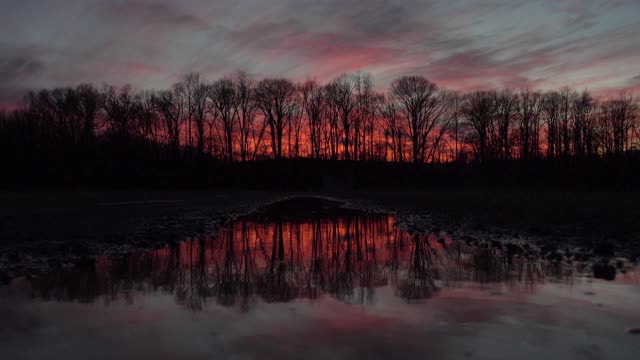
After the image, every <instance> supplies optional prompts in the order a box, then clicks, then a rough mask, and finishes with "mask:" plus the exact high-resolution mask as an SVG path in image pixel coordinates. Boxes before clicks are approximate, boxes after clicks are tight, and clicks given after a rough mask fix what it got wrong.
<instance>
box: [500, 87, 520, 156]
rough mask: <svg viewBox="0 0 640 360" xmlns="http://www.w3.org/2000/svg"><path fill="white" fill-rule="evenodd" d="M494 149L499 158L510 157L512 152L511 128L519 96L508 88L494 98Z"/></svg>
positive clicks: (516, 112) (517, 111)
mask: <svg viewBox="0 0 640 360" xmlns="http://www.w3.org/2000/svg"><path fill="white" fill-rule="evenodd" d="M496 106H497V109H496V111H497V114H496V127H497V129H495V131H496V144H495V146H496V149H495V151H496V152H497V153H498V154H499V157H500V158H501V159H510V158H511V152H512V144H511V128H512V126H513V122H514V120H515V118H516V115H518V113H519V110H520V109H519V96H518V94H517V93H515V92H513V91H512V90H510V89H505V90H503V91H501V92H500V94H499V95H498V96H497V98H496Z"/></svg>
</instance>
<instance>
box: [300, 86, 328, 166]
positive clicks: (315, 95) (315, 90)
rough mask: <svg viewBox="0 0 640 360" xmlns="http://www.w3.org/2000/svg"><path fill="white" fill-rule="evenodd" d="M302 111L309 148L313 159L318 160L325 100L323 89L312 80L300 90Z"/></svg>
mask: <svg viewBox="0 0 640 360" xmlns="http://www.w3.org/2000/svg"><path fill="white" fill-rule="evenodd" d="M300 91H301V94H302V99H303V100H302V102H303V106H304V110H305V112H306V114H307V120H308V125H309V147H310V155H311V157H313V158H316V159H318V158H320V156H321V148H322V129H323V127H324V126H325V124H324V121H323V120H324V117H323V112H324V106H325V99H324V93H323V89H322V87H321V86H320V85H318V83H317V82H315V81H314V80H308V81H306V82H305V83H304V84H302V86H301V88H300Z"/></svg>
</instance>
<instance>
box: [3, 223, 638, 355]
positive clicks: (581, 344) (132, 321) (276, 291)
mask: <svg viewBox="0 0 640 360" xmlns="http://www.w3.org/2000/svg"><path fill="white" fill-rule="evenodd" d="M310 214H311V213H310ZM298 215H300V214H298ZM393 223H394V219H393V217H392V216H389V215H372V214H365V213H355V212H337V213H335V214H330V213H329V214H327V213H316V214H313V215H310V216H308V217H305V216H304V214H303V216H295V217H291V218H287V217H271V218H260V217H247V218H243V219H239V220H236V221H235V222H232V223H230V224H228V225H227V226H226V227H225V228H223V229H222V230H221V231H220V232H218V233H217V234H215V235H206V234H203V235H202V236H198V237H196V238H194V239H188V240H186V241H184V242H182V243H179V244H175V245H173V246H168V247H166V248H164V249H160V250H156V251H150V252H144V253H136V254H130V255H128V256H125V257H117V258H110V257H101V258H97V259H96V261H95V262H91V263H89V264H85V265H84V266H81V267H76V268H72V269H66V270H63V271H59V272H54V273H51V274H48V275H45V276H42V277H39V278H36V279H30V280H28V279H17V280H14V281H13V282H12V283H11V284H10V285H9V286H5V287H2V288H0V319H1V324H0V350H1V353H0V356H1V357H2V358H3V359H87V358H89V359H115V358H119V359H129V358H136V359H211V358H221V359H254V358H255V359H270V358H291V359H299V358H300V359H301V358H304V359H342V358H348V359H351V358H353V359H356V358H358V359H359V358H422V359H424V358H430V359H460V358H469V359H474V358H475V359H488V358H491V359H496V358H504V359H511V358H522V359H541V358H545V357H546V358H549V359H560V358H567V359H638V356H640V355H639V354H640V336H639V335H634V334H632V332H633V331H632V330H631V329H634V328H638V327H640V273H638V272H637V271H636V270H635V269H633V268H629V269H627V271H626V272H625V273H619V274H617V275H616V278H615V280H614V281H605V280H600V279H594V278H593V277H592V276H591V270H590V268H589V267H587V266H584V265H582V266H581V265H580V264H566V263H565V264H560V263H553V262H546V261H540V260H538V259H535V258H527V257H526V256H519V255H517V254H515V255H514V254H513V253H512V252H510V251H507V250H506V249H502V248H501V247H474V246H470V245H467V244H466V243H465V242H462V241H456V239H452V238H450V237H448V236H446V235H444V234H430V235H410V234H407V233H405V232H403V231H401V230H399V229H398V228H396V227H394V226H393Z"/></svg>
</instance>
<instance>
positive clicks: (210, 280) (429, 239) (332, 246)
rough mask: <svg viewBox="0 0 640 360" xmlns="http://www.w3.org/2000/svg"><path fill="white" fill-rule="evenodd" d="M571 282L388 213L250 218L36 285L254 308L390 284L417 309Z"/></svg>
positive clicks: (355, 298)
mask: <svg viewBox="0 0 640 360" xmlns="http://www.w3.org/2000/svg"><path fill="white" fill-rule="evenodd" d="M549 279H551V280H553V281H563V282H569V283H570V282H571V281H572V279H573V268H572V267H568V266H563V265H560V264H552V263H546V262H541V261H538V260H536V259H527V258H526V257H517V256H513V255H512V254H510V253H509V252H507V251H505V250H504V249H502V248H500V247H474V246H469V245H466V244H465V243H464V242H460V241H455V240H453V239H451V238H448V237H441V236H437V235H434V234H432V235H417V234H416V235H409V234H407V233H406V232H404V231H401V230H399V229H398V228H396V227H394V226H393V218H392V217H391V216H387V215H364V214H362V215H348V216H337V217H326V218H322V219H315V220H311V221H282V220H279V221H256V220H252V219H242V220H238V221H236V222H233V223H231V224H229V225H228V226H226V227H225V228H224V229H223V230H222V231H220V232H219V233H218V234H217V235H214V236H201V237H198V238H196V239H193V240H190V241H185V242H182V243H180V244H176V245H174V246H169V247H167V248H165V249H160V250H156V251H151V252H145V253H136V254H130V255H128V256H125V257H122V258H109V257H101V258H98V259H96V261H95V262H93V263H91V264H87V265H86V266H83V267H81V268H75V269H69V270H65V271H60V272H56V273H52V274H50V275H48V276H44V277H40V278H37V279H34V280H33V281H32V282H31V291H32V294H33V296H35V297H41V298H45V299H54V300H63V301H79V302H85V303H91V302H96V301H103V302H105V303H107V304H108V303H109V302H110V301H112V300H116V299H121V298H124V299H126V300H127V301H129V302H133V294H134V293H136V292H137V293H143V294H154V293H158V292H162V293H171V294H175V298H176V300H177V302H178V303H179V304H182V305H183V306H185V307H188V308H191V309H201V308H202V307H203V305H204V304H205V303H206V302H208V301H215V302H217V303H218V304H221V305H225V306H238V307H240V308H241V309H243V310H247V309H248V308H249V307H250V306H251V304H252V303H254V302H255V301H256V300H257V299H258V298H259V299H260V300H262V301H265V302H287V301H291V300H293V299H296V298H310V299H314V298H317V297H319V296H322V295H329V296H332V297H334V298H336V299H339V300H340V301H343V302H348V303H361V304H364V303H370V302H372V301H374V300H375V292H376V288H379V287H381V286H389V287H391V288H393V289H394V293H395V294H396V295H397V296H399V297H401V298H403V299H406V300H407V301H410V302H414V301H420V300H422V299H428V298H430V297H432V296H435V295H437V293H438V289H439V288H442V287H456V286H459V284H461V283H468V282H473V283H478V284H482V283H496V282H498V283H504V284H505V285H507V286H509V287H518V288H520V290H527V289H528V288H533V287H534V286H535V285H536V284H537V283H540V282H543V281H545V280H549Z"/></svg>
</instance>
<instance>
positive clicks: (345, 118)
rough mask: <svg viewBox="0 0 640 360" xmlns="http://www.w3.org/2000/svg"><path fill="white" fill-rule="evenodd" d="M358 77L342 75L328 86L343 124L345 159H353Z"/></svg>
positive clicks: (328, 91) (329, 96)
mask: <svg viewBox="0 0 640 360" xmlns="http://www.w3.org/2000/svg"><path fill="white" fill-rule="evenodd" d="M356 89H357V77H356V76H354V75H346V74H345V75H341V76H339V77H338V78H336V79H334V80H333V81H331V82H330V83H329V84H328V85H327V86H326V95H327V97H328V100H329V101H330V102H331V103H332V104H333V106H334V107H335V109H336V110H337V112H338V116H339V118H340V125H341V126H342V146H343V151H344V159H345V160H351V152H350V148H351V135H352V134H351V125H352V122H353V116H352V113H353V110H354V109H355V108H356V106H358V100H359V99H358V97H357V96H356Z"/></svg>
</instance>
